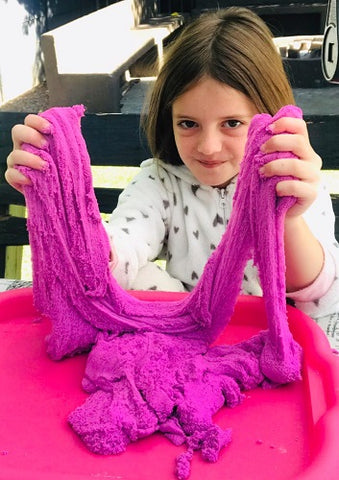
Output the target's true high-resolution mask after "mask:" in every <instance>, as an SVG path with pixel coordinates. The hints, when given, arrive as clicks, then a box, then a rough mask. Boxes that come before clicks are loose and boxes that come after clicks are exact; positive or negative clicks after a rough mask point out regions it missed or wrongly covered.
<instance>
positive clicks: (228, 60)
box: [6, 7, 339, 335]
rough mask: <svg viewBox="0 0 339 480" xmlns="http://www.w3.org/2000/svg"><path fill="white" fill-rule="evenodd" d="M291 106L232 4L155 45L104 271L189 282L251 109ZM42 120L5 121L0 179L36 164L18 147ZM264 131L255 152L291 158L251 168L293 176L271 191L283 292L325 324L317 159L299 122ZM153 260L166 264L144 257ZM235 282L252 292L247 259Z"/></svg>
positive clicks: (162, 283) (329, 272) (336, 289)
mask: <svg viewBox="0 0 339 480" xmlns="http://www.w3.org/2000/svg"><path fill="white" fill-rule="evenodd" d="M293 103H294V99H293V94H292V91H291V88H290V85H289V83H288V81H287V78H286V75H285V73H284V70H283V66H282V62H281V58H280V55H279V54H278V53H277V51H276V48H275V46H274V44H273V41H272V36H271V33H270V31H269V29H268V28H267V26H266V25H265V23H264V22H263V21H262V20H261V19H260V18H259V17H258V16H257V15H256V14H254V13H253V12H251V11H250V10H247V9H244V8H236V7H232V8H228V9H225V10H220V11H217V12H214V13H208V14H205V15H202V16H201V17H200V18H198V19H197V20H195V21H194V22H192V23H191V24H190V25H188V26H187V27H186V29H185V30H184V31H183V33H182V34H181V36H180V37H179V38H178V39H177V40H176V41H175V42H174V44H173V45H172V46H171V47H170V49H169V51H168V52H167V57H166V59H165V62H164V66H163V68H162V69H161V71H160V73H159V75H158V78H157V80H156V82H155V85H154V88H153V92H152V94H151V98H150V102H149V107H148V114H147V115H145V116H144V121H143V126H144V128H145V131H146V133H147V137H148V141H149V145H150V148H151V151H152V154H153V156H154V158H152V159H149V160H147V161H145V162H143V163H142V165H141V171H140V173H139V174H138V175H137V176H136V177H135V179H134V180H133V181H132V182H131V184H130V185H129V186H128V187H127V188H126V189H125V191H124V192H123V194H122V195H121V197H120V199H119V204H118V206H117V208H116V209H115V211H114V212H113V214H112V216H111V219H110V221H109V223H108V225H107V231H108V233H109V236H110V239H111V243H112V271H113V274H114V275H115V277H116V278H117V280H118V281H119V283H120V284H121V285H122V286H123V287H125V288H134V289H162V290H192V289H193V288H194V286H195V285H196V283H197V281H198V279H199V277H200V275H201V273H202V270H203V268H204V265H205V263H206V261H207V259H208V257H209V256H210V254H211V252H212V251H213V250H214V249H215V248H216V246H217V244H218V243H219V241H220V238H221V236H222V234H223V232H224V230H225V228H227V222H228V219H229V217H230V212H231V209H232V198H233V194H234V190H235V186H236V182H237V175H238V172H239V164H240V162H241V159H242V157H243V154H244V149H245V143H246V138H247V131H248V127H249V124H250V122H251V119H252V117H253V116H254V115H255V114H257V113H264V112H265V113H269V114H271V115H274V114H275V113H276V112H277V111H278V110H279V109H280V108H281V107H282V106H283V105H286V104H293ZM48 128H49V125H48V124H46V121H45V120H44V119H42V118H41V117H38V116H34V115H28V116H27V117H26V121H25V125H24V126H23V125H17V126H15V127H14V129H13V143H14V149H13V151H12V153H11V154H10V155H9V157H8V170H7V172H6V179H7V181H8V182H9V183H10V184H11V185H12V186H14V187H15V188H17V189H19V190H21V189H22V186H23V185H25V184H27V183H28V179H27V178H25V177H24V176H23V175H22V174H21V173H20V172H18V170H16V168H15V166H16V165H28V166H30V167H32V168H37V169H43V168H44V164H43V162H42V160H41V159H40V158H39V157H36V156H34V155H32V154H29V153H27V152H25V151H23V150H21V148H20V146H21V144H22V143H23V142H27V143H31V144H33V145H35V146H41V145H42V144H43V143H44V142H46V141H47V140H46V137H45V136H44V135H43V134H44V133H46V132H48ZM271 128H272V131H273V133H274V134H275V135H274V136H273V137H272V138H271V139H270V140H269V141H268V142H266V143H265V144H264V145H262V149H263V151H264V152H266V153H270V152H281V151H291V152H293V153H294V154H295V155H296V156H297V157H298V158H293V159H291V158H283V159H277V160H274V161H272V162H270V163H269V164H267V165H265V167H263V170H262V174H263V175H266V176H268V177H270V176H273V175H278V176H286V175H290V176H293V177H295V178H296V180H283V181H281V182H279V183H278V184H277V187H276V188H277V195H278V196H286V195H293V196H294V197H296V199H297V201H296V203H295V205H294V206H293V207H292V208H290V210H289V211H288V212H287V215H286V219H285V256H286V287H287V292H286V295H287V297H289V298H290V299H292V300H293V301H294V302H295V303H296V305H297V306H298V307H299V308H300V309H302V310H303V311H305V312H306V313H307V314H309V315H311V316H312V317H313V318H315V319H317V320H318V321H319V322H320V320H319V319H320V318H322V321H325V320H324V319H325V318H326V322H327V324H328V323H329V322H330V321H331V322H333V321H334V320H333V319H334V317H333V316H335V315H337V313H338V311H339V280H337V279H339V248H338V244H337V243H336V241H335V238H334V215H333V210H332V205H331V200H330V197H329V195H328V193H327V192H326V191H325V188H324V186H323V185H322V184H321V183H320V169H321V159H320V157H319V156H318V155H317V154H316V153H315V152H314V150H313V149H312V147H311V145H310V142H309V139H308V134H307V128H306V124H305V122H304V121H302V120H299V119H294V118H282V119H280V120H279V121H277V122H275V123H274V124H272V125H271ZM162 257H163V258H165V259H166V271H165V270H162V269H160V267H158V266H156V265H155V264H154V263H153V260H154V259H156V258H162ZM242 288H243V293H245V294H252V295H253V294H254V295H260V294H261V288H260V285H259V282H258V277H257V271H256V269H255V267H254V266H253V263H252V262H249V263H248V265H247V267H246V270H245V274H244V280H243V286H242ZM335 318H337V317H335ZM334 333H335V332H334ZM334 333H333V335H334Z"/></svg>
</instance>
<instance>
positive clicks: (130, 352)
mask: <svg viewBox="0 0 339 480" xmlns="http://www.w3.org/2000/svg"><path fill="white" fill-rule="evenodd" d="M83 114H84V107H82V106H80V105H77V106H74V107H63V108H52V109H50V110H47V111H46V112H43V113H42V114H41V115H42V116H43V117H44V118H46V119H47V120H48V121H49V122H50V123H51V133H50V134H49V135H48V146H46V147H45V148H43V149H40V150H38V149H36V148H33V147H32V146H29V145H25V147H24V148H26V149H27V150H28V151H31V152H33V153H36V154H38V155H40V156H41V157H42V158H43V159H44V160H45V161H46V162H47V164H48V165H47V167H46V169H45V170H44V171H37V170H32V169H29V168H27V167H19V168H20V170H21V171H22V172H23V173H24V174H25V175H26V176H28V177H29V178H30V179H31V182H32V185H31V186H26V187H25V196H26V203H27V206H28V212H29V215H28V230H29V236H30V244H31V247H32V260H33V291H34V301H35V305H36V307H37V308H38V310H39V311H40V312H42V313H43V314H45V315H48V316H49V317H50V318H51V321H52V330H51V333H50V335H49V336H48V338H47V351H48V353H49V355H50V356H51V358H52V359H54V360H59V359H61V358H63V357H65V356H70V355H74V354H76V353H79V352H84V351H89V350H90V353H89V356H88V359H87V365H86V371H85V376H84V379H83V388H84V389H85V390H86V391H87V392H88V393H89V396H88V398H87V400H86V401H85V403H84V404H83V405H81V406H79V407H78V408H77V409H76V410H75V411H73V412H72V413H71V414H70V415H69V419H68V420H69V423H70V425H71V426H72V428H73V429H74V430H75V432H76V433H77V434H78V435H79V436H80V437H81V438H82V440H83V441H84V442H85V444H86V445H87V447H88V448H89V449H90V450H91V451H93V452H96V453H101V454H118V453H121V452H123V451H124V450H125V449H126V447H127V445H128V444H129V443H130V442H134V441H136V440H138V439H139V438H142V437H145V436H148V435H150V434H152V433H153V432H155V431H160V432H162V433H163V434H164V435H165V436H166V437H167V438H168V439H169V440H170V441H171V442H173V443H174V444H175V445H182V444H185V445H186V446H187V451H186V452H184V453H183V454H181V455H179V456H178V458H177V463H176V475H177V477H178V479H179V480H181V479H187V478H188V477H189V474H190V464H191V460H192V456H193V452H194V451H195V450H199V451H200V452H201V455H202V457H203V458H204V459H205V460H206V461H209V462H215V461H217V459H218V455H219V452H220V450H221V449H222V448H223V447H224V446H226V445H227V444H228V443H229V442H230V441H231V432H230V430H229V429H227V430H222V429H221V428H220V427H219V426H217V425H215V424H214V423H213V420H212V418H213V415H214V414H215V413H216V412H217V411H218V410H219V409H220V408H221V407H223V406H224V405H226V406H229V407H234V406H236V405H238V404H239V403H240V402H241V401H242V397H243V394H242V392H243V391H245V390H248V389H252V388H255V387H257V386H259V385H261V386H264V385H279V384H284V383H287V382H292V381H294V380H297V379H300V371H301V348H300V346H299V345H298V344H297V343H296V342H295V341H294V340H293V338H292V335H291V333H290V331H289V328H288V324H287V314H286V299H285V258H284V248H283V222H284V216H285V213H286V210H287V209H288V208H289V207H290V206H291V205H292V204H293V202H294V201H295V199H294V198H291V197H288V198H277V196H276V193H275V186H276V183H277V181H278V180H281V178H277V177H273V178H264V177H262V176H260V173H259V168H260V166H262V165H263V164H265V163H267V162H268V161H270V160H272V159H274V158H277V157H278V156H281V157H286V156H291V155H292V154H291V152H280V153H278V154H277V153H275V154H274V155H273V154H263V153H262V152H261V151H260V146H261V144H262V143H263V142H265V141H266V140H268V139H269V138H270V137H271V136H272V132H271V131H270V129H269V128H268V126H269V125H270V124H271V123H272V122H273V121H274V120H276V119H278V118H280V117H283V116H292V117H301V111H300V109H298V108H297V107H294V106H286V107H284V108H282V109H281V110H280V111H279V112H278V113H277V114H276V115H275V116H274V117H273V118H272V117H271V116H270V115H268V114H261V115H256V116H255V117H254V119H253V120H252V123H251V126H250V129H249V134H248V141H247V145H246V152H245V156H244V159H243V161H242V164H241V170H240V174H239V179H238V184H237V190H236V193H235V197H234V207H233V211H232V215H231V218H230V221H229V224H228V228H227V230H226V232H225V233H224V235H223V238H222V240H221V242H220V245H219V246H218V248H217V249H216V250H215V252H214V253H213V254H212V256H211V257H210V259H209V261H208V262H207V264H206V266H205V269H204V272H203V275H202V276H201V279H200V281H199V283H198V285H197V286H196V288H195V289H194V290H193V292H191V293H190V294H189V295H187V296H186V297H185V298H184V299H183V300H178V301H171V302H165V301H163V302H161V301H155V302H153V301H149V302H148V301H141V300H138V299H136V298H135V297H133V296H131V295H130V294H129V293H128V292H126V291H124V290H123V289H122V288H120V287H119V285H118V284H117V282H116V280H115V279H114V278H113V277H112V275H111V273H110V270H109V255H110V245H109V241H108V238H107V234H106V232H105V229H104V227H103V225H102V221H101V217H100V213H99V209H98V206H97V202H96V199H95V195H94V191H93V186H92V178H91V171H90V159H89V155H88V152H87V148H86V144H85V141H84V139H83V137H82V134H81V126H80V118H81V117H82V116H83ZM251 257H252V258H254V261H255V264H256V265H257V267H258V269H259V275H260V281H261V285H262V288H263V292H264V297H265V305H266V312H267V319H268V329H267V331H263V332H260V333H259V334H258V335H255V336H254V337H252V338H250V339H248V340H245V341H243V342H241V343H239V344H237V345H233V346H227V345H225V346H214V347H211V346H210V345H211V344H212V342H214V340H216V338H217V337H218V336H219V334H220V332H221V331H222V330H223V329H224V328H225V326H226V325H227V323H228V322H229V320H230V317H231V316H232V313H233V310H234V305H235V302H236V299H237V296H238V294H239V292H240V288H241V281H242V277H243V270H244V268H245V265H246V262H247V261H248V260H249V258H251ZM230 272H231V273H230Z"/></svg>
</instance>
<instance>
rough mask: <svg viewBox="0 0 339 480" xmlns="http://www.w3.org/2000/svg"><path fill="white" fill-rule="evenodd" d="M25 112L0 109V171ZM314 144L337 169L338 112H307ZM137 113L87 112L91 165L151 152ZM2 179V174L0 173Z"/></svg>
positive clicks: (133, 162) (135, 159)
mask: <svg viewBox="0 0 339 480" xmlns="http://www.w3.org/2000/svg"><path fill="white" fill-rule="evenodd" d="M25 116H26V114H25V113H18V112H0V174H1V170H2V173H3V172H4V170H5V165H6V158H7V155H8V154H9V153H10V151H11V149H12V139H11V128H12V126H13V125H15V124H16V123H22V122H23V120H24V118H25ZM305 120H306V122H307V124H308V128H309V134H310V139H311V143H312V146H313V148H314V149H315V150H316V151H317V152H318V153H319V155H320V156H321V157H322V159H323V163H324V167H323V168H324V169H329V170H330V169H339V149H338V148H337V143H336V137H337V134H338V132H339V115H307V116H305ZM139 122H140V116H139V115H138V114H127V115H126V114H119V113H106V114H86V115H85V117H84V118H83V120H82V132H83V135H84V138H85V139H86V143H87V147H88V151H89V154H90V157H91V163H92V165H117V166H123V165H127V166H137V165H139V164H140V162H141V161H142V160H144V159H145V158H148V157H149V156H150V152H149V149H148V147H147V143H146V140H145V138H144V136H143V135H142V134H141V133H140V129H139ZM0 182H1V177H0Z"/></svg>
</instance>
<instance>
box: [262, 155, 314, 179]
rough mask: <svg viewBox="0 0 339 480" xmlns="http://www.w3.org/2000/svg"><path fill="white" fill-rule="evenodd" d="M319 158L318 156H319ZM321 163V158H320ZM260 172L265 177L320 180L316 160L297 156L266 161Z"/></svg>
mask: <svg viewBox="0 0 339 480" xmlns="http://www.w3.org/2000/svg"><path fill="white" fill-rule="evenodd" d="M319 158H320V157H319ZM320 163H321V160H320ZM260 172H261V174H262V175H264V176H265V177H274V176H276V175H277V176H281V177H283V176H292V177H295V178H297V179H299V180H303V181H307V182H311V183H313V182H314V183H317V182H319V181H320V166H319V165H318V162H317V161H314V162H313V161H305V160H301V159H299V158H279V159H277V160H272V161H271V162H269V163H266V165H264V166H263V167H262V168H261V169H260Z"/></svg>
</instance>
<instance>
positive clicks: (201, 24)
mask: <svg viewBox="0 0 339 480" xmlns="http://www.w3.org/2000/svg"><path fill="white" fill-rule="evenodd" d="M204 75H206V76H209V77H211V78H213V79H214V80H217V81H219V82H221V83H225V84H227V85H229V86H230V87H232V88H234V89H236V90H238V91H240V92H242V93H244V94H245V95H247V97H249V98H250V100H251V101H252V102H253V103H254V104H255V106H256V108H257V110H258V112H260V113H269V114H271V115H274V114H275V113H276V112H277V111H278V110H279V109H280V108H281V107H282V106H283V105H287V104H294V98H293V93H292V89H291V87H290V85H289V83H288V80H287V77H286V74H285V72H284V68H283V64H282V60H281V57H280V55H279V53H278V51H277V49H276V47H275V46H274V43H273V41H272V34H271V32H270V30H269V28H268V27H267V25H266V24H265V23H264V21H263V20H261V18H260V17H259V16H258V15H256V14H255V13H254V12H252V11H251V10H249V9H247V8H241V7H230V8H226V9H222V10H218V11H216V12H212V13H211V12H209V13H206V14H203V15H201V16H200V17H199V18H198V19H196V20H195V21H193V22H192V23H191V24H189V25H188V26H187V27H186V28H184V30H183V32H182V33H181V34H180V36H179V37H178V38H177V40H176V41H174V42H173V44H172V45H171V46H170V47H169V48H168V51H167V52H166V57H165V62H164V65H163V67H162V68H161V70H160V72H159V75H158V77H157V80H156V82H155V84H154V87H153V91H152V93H151V97H150V101H149V105H148V113H147V114H145V115H144V116H143V119H142V125H143V127H144V130H145V133H146V136H147V140H148V143H149V147H150V149H151V152H152V155H153V156H154V157H156V158H161V159H162V160H164V161H165V162H168V163H172V164H175V165H178V164H181V163H182V161H181V159H180V157H179V154H178V151H177V148H176V145H175V140H174V134H173V127H172V105H173V102H174V101H175V100H176V99H177V98H178V97H179V96H180V95H182V94H183V93H184V92H185V91H187V90H188V89H189V88H190V87H192V86H193V85H194V84H196V83H197V82H198V81H199V80H200V79H201V78H202V77H203V76H204Z"/></svg>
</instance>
